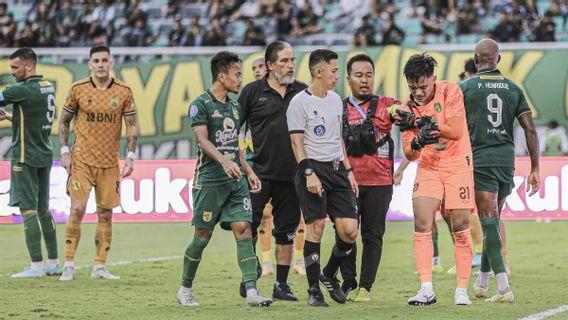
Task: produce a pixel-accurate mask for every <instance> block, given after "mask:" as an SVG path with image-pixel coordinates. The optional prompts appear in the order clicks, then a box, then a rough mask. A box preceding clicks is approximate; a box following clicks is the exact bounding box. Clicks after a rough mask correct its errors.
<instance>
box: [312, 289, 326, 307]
mask: <svg viewBox="0 0 568 320" xmlns="http://www.w3.org/2000/svg"><path fill="white" fill-rule="evenodd" d="M308 305H309V306H311V307H329V305H328V304H327V303H326V302H325V299H324V298H323V294H321V290H320V289H319V288H318V287H311V288H309V289H308Z"/></svg>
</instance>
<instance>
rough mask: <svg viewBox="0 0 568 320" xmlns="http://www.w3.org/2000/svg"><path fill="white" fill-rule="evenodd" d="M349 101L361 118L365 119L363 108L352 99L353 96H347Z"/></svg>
mask: <svg viewBox="0 0 568 320" xmlns="http://www.w3.org/2000/svg"><path fill="white" fill-rule="evenodd" d="M349 102H350V103H351V105H352V106H353V107H354V108H355V110H357V112H359V114H360V115H361V117H362V118H363V120H365V119H367V115H366V114H365V112H363V109H361V106H360V105H359V104H358V103H357V102H356V101H355V99H353V96H349Z"/></svg>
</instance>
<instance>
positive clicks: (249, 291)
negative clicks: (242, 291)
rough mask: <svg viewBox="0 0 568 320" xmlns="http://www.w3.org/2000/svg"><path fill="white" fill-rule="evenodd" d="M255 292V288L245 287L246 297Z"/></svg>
mask: <svg viewBox="0 0 568 320" xmlns="http://www.w3.org/2000/svg"><path fill="white" fill-rule="evenodd" d="M255 294H257V291H256V289H255V288H250V289H247V297H248V296H252V295H255Z"/></svg>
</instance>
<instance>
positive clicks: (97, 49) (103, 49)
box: [89, 46, 110, 58]
mask: <svg viewBox="0 0 568 320" xmlns="http://www.w3.org/2000/svg"><path fill="white" fill-rule="evenodd" d="M97 52H106V53H108V54H110V48H109V47H107V46H94V47H92V48H91V50H90V51H89V58H90V57H92V56H93V54H95V53H97Z"/></svg>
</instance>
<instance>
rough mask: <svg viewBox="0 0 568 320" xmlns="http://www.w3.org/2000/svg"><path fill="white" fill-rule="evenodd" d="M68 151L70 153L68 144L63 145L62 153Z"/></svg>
mask: <svg viewBox="0 0 568 320" xmlns="http://www.w3.org/2000/svg"><path fill="white" fill-rule="evenodd" d="M66 153H69V147H68V146H63V147H61V155H64V154H66Z"/></svg>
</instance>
